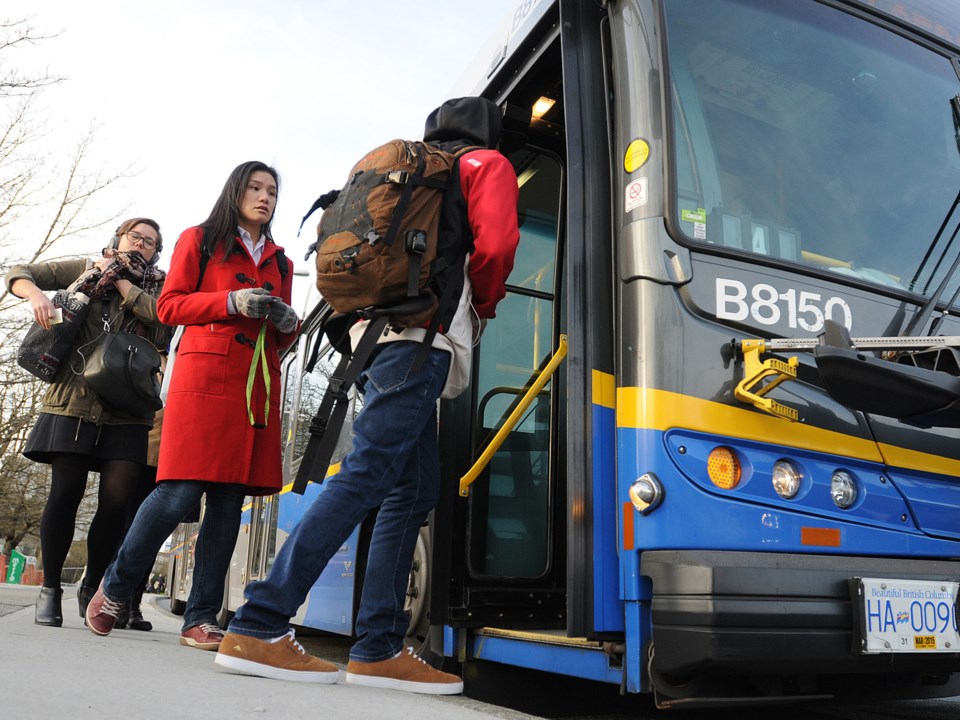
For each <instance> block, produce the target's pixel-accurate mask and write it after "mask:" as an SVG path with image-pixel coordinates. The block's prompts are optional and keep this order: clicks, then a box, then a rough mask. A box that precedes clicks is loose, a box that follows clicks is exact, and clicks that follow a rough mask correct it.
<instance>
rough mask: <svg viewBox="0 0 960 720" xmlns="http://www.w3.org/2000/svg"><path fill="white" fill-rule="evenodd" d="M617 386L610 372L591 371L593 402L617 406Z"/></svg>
mask: <svg viewBox="0 0 960 720" xmlns="http://www.w3.org/2000/svg"><path fill="white" fill-rule="evenodd" d="M616 403H617V386H616V383H615V382H614V379H613V375H611V374H610V373H605V372H600V371H599V370H594V371H593V404H594V405H599V406H600V407H605V408H610V409H613V408H615V407H616V406H617V404H616Z"/></svg>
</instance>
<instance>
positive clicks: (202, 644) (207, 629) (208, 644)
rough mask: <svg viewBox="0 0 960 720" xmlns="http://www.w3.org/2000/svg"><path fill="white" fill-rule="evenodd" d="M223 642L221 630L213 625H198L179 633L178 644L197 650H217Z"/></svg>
mask: <svg viewBox="0 0 960 720" xmlns="http://www.w3.org/2000/svg"><path fill="white" fill-rule="evenodd" d="M221 640H223V630H221V629H220V628H219V627H217V626H216V625H214V624H213V623H200V624H199V625H194V626H193V627H192V628H187V629H186V630H184V631H183V632H182V633H180V644H181V645H186V646H187V647H192V648H196V649H197V650H217V649H218V648H219V647H220V641H221Z"/></svg>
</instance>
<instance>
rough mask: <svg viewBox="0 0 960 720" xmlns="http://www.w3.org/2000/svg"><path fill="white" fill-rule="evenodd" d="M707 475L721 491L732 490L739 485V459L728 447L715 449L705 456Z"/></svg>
mask: <svg viewBox="0 0 960 720" xmlns="http://www.w3.org/2000/svg"><path fill="white" fill-rule="evenodd" d="M707 475H708V476H709V478H710V482H712V483H713V484H714V485H716V486H717V487H718V488H720V489H721V490H733V489H734V488H735V487H736V486H737V485H739V484H740V458H738V457H737V454H736V453H735V452H734V451H733V450H731V449H730V448H728V447H723V446H720V447H715V448H714V449H713V450H711V451H710V454H709V455H708V456H707Z"/></svg>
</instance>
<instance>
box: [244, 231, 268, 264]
mask: <svg viewBox="0 0 960 720" xmlns="http://www.w3.org/2000/svg"><path fill="white" fill-rule="evenodd" d="M237 232H238V233H239V234H240V239H241V240H242V241H243V246H244V247H245V248H246V249H247V252H248V253H250V257H252V258H253V262H254V264H256V265H259V264H260V258H261V257H263V248H264V246H265V245H266V244H267V236H266V235H264V234H263V233H260V240H259V242H257V244H256V245H254V243H253V238H252V237H251V236H250V233H248V232H247V231H246V230H244V229H243V228H242V227H238V228H237Z"/></svg>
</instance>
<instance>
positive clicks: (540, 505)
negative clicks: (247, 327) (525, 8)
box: [431, 2, 622, 636]
mask: <svg viewBox="0 0 960 720" xmlns="http://www.w3.org/2000/svg"><path fill="white" fill-rule="evenodd" d="M559 8H560V12H561V13H567V12H569V13H572V14H574V15H577V16H578V17H577V19H576V21H575V22H573V23H571V24H569V25H568V26H567V27H565V28H564V29H563V31H562V32H561V23H560V22H559V17H558V12H557V10H558V6H554V7H553V8H552V9H551V10H550V12H549V13H547V14H546V15H545V16H544V17H543V18H542V19H541V20H540V22H539V25H538V27H537V29H536V30H535V31H534V32H533V33H531V34H530V35H528V36H527V38H526V40H524V45H522V46H521V47H520V48H519V49H518V50H517V51H515V52H514V53H513V55H512V57H511V60H510V61H509V63H508V64H507V65H506V66H505V67H504V68H502V69H501V71H500V73H499V77H502V78H506V79H505V80H503V85H502V86H491V87H490V88H488V89H487V91H486V94H487V95H488V96H490V97H491V98H493V99H494V100H495V101H497V102H498V103H501V104H502V105H504V106H505V107H506V108H507V115H506V127H507V129H508V130H510V129H513V130H516V131H519V133H520V134H522V135H523V138H522V140H520V139H518V138H517V137H516V135H514V134H513V133H508V134H507V136H506V138H505V142H504V143H503V145H502V147H501V149H502V150H503V151H504V152H505V153H506V154H507V155H508V157H509V158H510V160H511V162H512V163H513V165H514V167H515V168H516V171H517V178H518V184H519V187H520V195H519V207H518V211H519V220H520V244H519V248H518V251H517V256H516V262H515V265H514V269H513V272H512V273H511V275H510V277H509V279H508V281H507V295H506V297H505V298H504V300H502V301H501V303H500V304H499V306H498V307H497V317H496V318H495V319H493V320H491V321H490V322H489V323H488V325H487V327H486V330H485V332H484V334H483V336H482V338H481V339H480V342H479V345H478V346H477V348H476V351H475V355H474V370H473V378H472V382H471V386H470V388H469V389H468V390H467V391H466V392H465V393H464V394H463V395H461V396H460V397H459V398H456V399H455V400H453V401H449V402H445V403H443V404H442V406H441V411H440V446H441V466H442V472H443V476H444V482H443V489H442V495H441V501H440V504H439V505H438V508H437V511H436V513H435V519H434V524H433V532H434V538H433V553H434V555H433V557H434V563H433V584H434V589H433V594H432V604H431V623H432V624H433V625H434V626H437V625H442V624H447V625H451V626H454V627H464V628H467V627H472V628H478V627H491V626H492V627H496V628H506V629H518V630H531V629H537V630H545V631H551V632H552V633H555V634H556V635H558V636H563V635H567V636H572V635H588V634H593V631H594V630H595V629H597V628H598V627H600V626H602V623H596V622H595V621H594V602H595V599H596V597H597V596H598V593H597V587H596V583H595V581H594V579H593V574H594V572H595V557H596V556H595V553H594V546H595V542H600V540H599V539H598V538H595V537H594V528H595V527H596V526H597V524H598V523H597V519H596V518H594V517H593V516H592V513H593V511H592V509H591V508H592V494H593V487H592V483H593V477H594V473H595V472H596V468H595V465H596V463H597V462H600V463H601V465H602V464H603V462H604V458H607V459H608V460H610V464H609V465H607V467H606V470H605V471H604V472H611V473H612V435H611V434H606V433H605V434H604V435H605V439H600V440H598V437H599V430H598V429H596V428H594V427H593V426H594V424H595V423H596V422H597V419H596V418H595V417H594V409H595V404H594V403H595V401H594V399H593V395H594V391H593V390H592V388H593V380H594V379H595V370H597V369H605V370H606V371H607V372H608V373H610V375H609V377H610V378H611V380H612V359H611V358H612V352H613V351H612V339H611V335H610V333H611V320H610V319H611V317H612V310H611V307H612V292H613V291H612V285H613V283H612V280H611V277H612V276H611V273H612V270H611V265H610V263H611V259H610V255H611V250H610V247H611V239H610V238H611V236H610V231H609V223H610V217H609V212H608V211H607V210H605V209H602V210H600V211H597V210H596V208H608V207H609V189H608V188H609V170H608V168H607V161H606V158H607V157H608V150H607V121H606V115H605V108H606V103H605V101H604V90H603V87H604V80H603V63H602V62H599V61H598V58H600V57H601V56H602V50H601V48H602V43H601V36H602V31H603V30H602V23H601V18H602V11H601V10H599V9H598V8H597V7H595V6H593V5H592V4H590V3H576V2H571V3H560V5H559ZM581 16H582V17H581ZM565 33H566V35H564V34H565ZM581 34H582V35H583V37H580V35H581ZM562 35H563V37H562ZM574 35H577V37H574ZM591 54H593V55H595V57H594V58H593V60H594V61H593V62H585V61H584V58H585V57H586V56H587V55H591ZM541 98H547V99H549V100H552V101H554V104H553V105H552V107H551V108H550V109H548V110H547V111H546V113H545V114H543V115H540V116H538V113H539V111H538V110H533V111H531V108H533V107H534V106H535V104H536V103H537V101H538V100H539V99H541ZM511 109H522V111H521V112H519V113H518V116H520V117H523V118H524V120H523V122H522V123H520V125H519V126H517V125H511V119H512V117H513V116H512V115H511ZM590 207H593V208H595V210H594V211H593V212H589V211H588V208H590ZM591 247H592V248H593V251H591V250H590V248H591ZM571 293H574V295H573V296H571ZM567 333H569V336H570V341H569V342H570V345H569V347H570V355H569V358H568V359H567V361H565V362H563V363H562V364H560V366H559V369H558V370H557V371H556V372H555V373H554V374H553V375H552V376H551V377H550V379H549V380H548V381H547V382H546V383H545V385H544V386H543V388H542V389H541V390H540V391H539V392H538V393H537V394H536V396H535V397H533V399H532V401H531V402H530V404H529V406H527V408H526V409H525V410H524V411H523V413H522V414H521V415H520V418H519V421H518V422H517V423H516V425H515V426H514V428H513V429H512V430H511V431H510V432H509V433H508V434H507V436H506V439H505V441H504V442H503V444H502V445H501V446H500V448H499V449H498V450H497V451H496V452H495V453H494V454H493V455H492V458H491V460H490V462H489V463H488V464H487V465H486V467H485V468H484V469H483V470H482V471H481V472H480V474H479V475H478V476H477V478H476V480H475V481H474V482H473V483H472V485H471V486H470V488H469V497H467V498H463V497H461V496H460V495H459V493H458V489H459V482H460V478H461V477H462V476H463V475H464V473H466V472H467V470H468V469H469V468H470V467H471V466H472V465H473V463H474V461H475V460H476V459H477V457H478V456H479V455H480V454H481V453H482V451H483V450H484V448H485V447H486V446H487V444H488V443H489V441H490V439H491V437H492V436H493V435H494V434H495V433H496V431H497V430H498V429H499V428H500V427H501V426H502V425H503V423H504V421H505V419H506V418H507V417H508V416H509V415H510V414H511V411H513V409H514V408H515V407H516V406H517V405H518V404H519V403H520V401H521V397H522V396H523V395H524V393H525V391H526V390H527V388H528V387H529V386H530V385H531V384H532V383H533V381H534V380H535V379H536V378H537V377H538V375H539V373H540V370H541V368H542V367H543V366H544V365H545V364H546V363H547V362H548V361H549V360H550V358H551V357H552V356H553V355H554V354H555V353H556V351H557V349H558V346H559V345H560V337H561V334H567ZM610 385H611V387H612V382H611V383H610ZM610 407H611V408H612V403H611V404H610ZM609 424H610V430H611V431H612V425H613V423H612V411H611V418H610V423H609ZM467 438H469V442H465V439H467ZM597 442H600V443H601V445H602V444H603V443H604V442H609V443H610V444H609V447H608V448H607V451H605V452H598V447H597V446H596V443H597ZM610 477H612V475H611V476H610ZM611 507H612V504H611ZM609 520H610V521H611V522H613V523H614V524H615V523H616V518H615V517H614V518H610V519H609ZM608 534H609V533H608ZM612 559H613V562H614V563H615V562H616V556H615V552H613V554H612ZM615 567H616V565H614V568H615ZM607 578H608V580H612V582H613V587H612V591H613V593H614V595H615V594H616V572H613V573H612V574H608V575H607ZM600 582H601V583H602V582H604V581H602V580H601V581H600ZM608 589H609V588H608ZM602 594H603V593H602V592H601V593H599V595H602ZM615 624H617V623H615ZM619 627H620V628H622V614H621V616H620V620H619ZM618 629H619V628H618Z"/></svg>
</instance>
